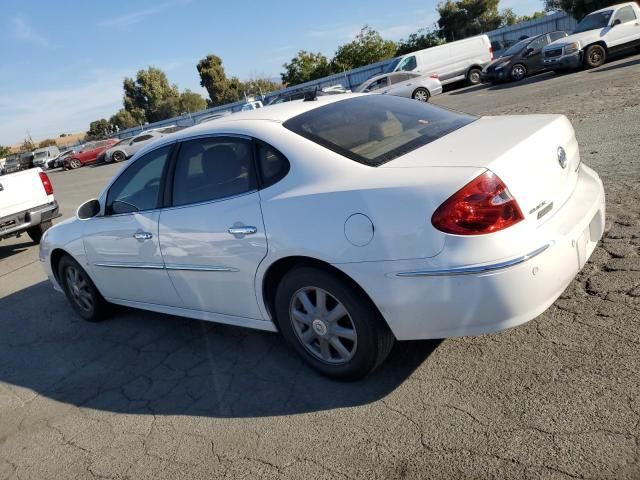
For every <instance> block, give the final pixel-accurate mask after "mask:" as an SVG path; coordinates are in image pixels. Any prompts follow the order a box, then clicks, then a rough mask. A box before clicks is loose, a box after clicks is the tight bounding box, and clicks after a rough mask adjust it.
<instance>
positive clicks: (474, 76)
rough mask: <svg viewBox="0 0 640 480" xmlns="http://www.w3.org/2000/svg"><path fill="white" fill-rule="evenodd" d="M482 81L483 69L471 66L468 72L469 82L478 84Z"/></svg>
mask: <svg viewBox="0 0 640 480" xmlns="http://www.w3.org/2000/svg"><path fill="white" fill-rule="evenodd" d="M481 82H482V70H480V69H479V68H470V69H469V71H468V72H467V83H468V84H469V85H478V84H479V83H481Z"/></svg>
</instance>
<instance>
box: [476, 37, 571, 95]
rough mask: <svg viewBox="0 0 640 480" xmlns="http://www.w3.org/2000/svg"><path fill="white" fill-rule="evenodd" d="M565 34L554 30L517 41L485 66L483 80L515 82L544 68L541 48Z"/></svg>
mask: <svg viewBox="0 0 640 480" xmlns="http://www.w3.org/2000/svg"><path fill="white" fill-rule="evenodd" d="M566 36H567V32H563V31H556V32H549V33H543V34H541V35H535V36H533V37H529V38H526V39H525V40H521V41H519V42H518V43H516V44H515V45H513V46H512V47H510V48H508V49H507V50H505V51H504V53H503V54H502V55H501V56H500V57H499V58H496V59H495V60H493V61H492V62H491V63H490V64H489V65H487V66H486V67H485V69H484V71H483V72H482V78H483V80H484V81H486V82H490V83H500V82H505V81H510V80H513V81H516V82H517V81H519V80H522V79H524V78H525V77H527V76H528V75H532V74H534V73H538V72H541V71H543V70H545V65H544V63H543V61H542V49H543V48H544V47H545V46H546V45H548V44H549V43H551V42H555V41H556V40H558V39H561V38H565V37H566Z"/></svg>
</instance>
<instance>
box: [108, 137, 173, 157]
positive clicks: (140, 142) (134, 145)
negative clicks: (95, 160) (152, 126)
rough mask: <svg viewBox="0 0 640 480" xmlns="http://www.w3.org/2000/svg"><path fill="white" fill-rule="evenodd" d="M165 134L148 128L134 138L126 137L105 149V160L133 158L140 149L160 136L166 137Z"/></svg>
mask: <svg viewBox="0 0 640 480" xmlns="http://www.w3.org/2000/svg"><path fill="white" fill-rule="evenodd" d="M164 136H165V134H164V133H162V132H160V131H159V130H148V131H146V132H142V133H141V134H139V135H136V136H135V137H133V138H126V139H124V140H120V141H119V142H118V143H116V144H115V145H112V146H111V148H109V149H108V150H106V151H105V157H104V161H105V162H107V163H109V162H122V161H123V160H126V159H127V158H131V157H132V156H133V155H134V154H135V153H136V152H137V151H138V150H140V149H141V148H142V147H144V146H145V145H148V144H149V143H151V142H153V141H154V140H157V139H158V138H162V137H164Z"/></svg>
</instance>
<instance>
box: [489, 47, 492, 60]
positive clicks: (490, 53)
mask: <svg viewBox="0 0 640 480" xmlns="http://www.w3.org/2000/svg"><path fill="white" fill-rule="evenodd" d="M489 60H493V47H489Z"/></svg>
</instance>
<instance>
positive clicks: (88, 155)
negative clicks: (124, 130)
mask: <svg viewBox="0 0 640 480" xmlns="http://www.w3.org/2000/svg"><path fill="white" fill-rule="evenodd" d="M118 142H119V140H118V139H117V138H109V139H108V140H100V141H98V142H89V143H85V144H84V145H83V146H82V147H81V148H80V150H78V151H77V152H75V153H73V154H71V155H70V156H69V157H68V158H67V159H66V160H65V161H64V164H63V165H62V166H63V168H64V169H65V170H68V169H70V168H72V169H75V168H80V167H82V166H84V165H89V164H91V163H96V161H97V159H98V156H99V155H100V154H101V153H102V152H104V151H105V150H107V149H108V148H111V147H113V146H114V145H115V144H116V143H118Z"/></svg>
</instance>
